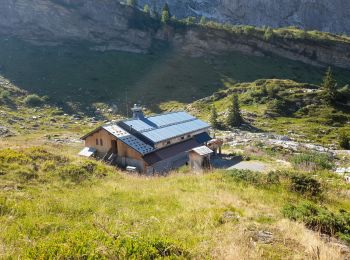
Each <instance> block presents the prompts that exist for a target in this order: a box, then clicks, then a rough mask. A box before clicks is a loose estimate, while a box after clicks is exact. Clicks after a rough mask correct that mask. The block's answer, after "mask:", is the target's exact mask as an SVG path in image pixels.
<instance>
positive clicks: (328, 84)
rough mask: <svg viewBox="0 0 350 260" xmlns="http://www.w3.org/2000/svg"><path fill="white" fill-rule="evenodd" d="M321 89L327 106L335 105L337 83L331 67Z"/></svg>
mask: <svg viewBox="0 0 350 260" xmlns="http://www.w3.org/2000/svg"><path fill="white" fill-rule="evenodd" d="M321 89H322V90H323V99H324V102H325V103H326V104H327V105H333V104H334V103H335V102H336V100H337V83H336V81H335V79H334V77H333V73H332V69H331V68H330V67H329V68H328V70H327V72H326V74H325V76H324V78H323V83H322V85H321Z"/></svg>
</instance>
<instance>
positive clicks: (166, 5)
mask: <svg viewBox="0 0 350 260" xmlns="http://www.w3.org/2000/svg"><path fill="white" fill-rule="evenodd" d="M164 11H166V12H168V14H169V17H171V13H170V8H169V5H168V3H165V4H164V6H163V10H162V12H164Z"/></svg>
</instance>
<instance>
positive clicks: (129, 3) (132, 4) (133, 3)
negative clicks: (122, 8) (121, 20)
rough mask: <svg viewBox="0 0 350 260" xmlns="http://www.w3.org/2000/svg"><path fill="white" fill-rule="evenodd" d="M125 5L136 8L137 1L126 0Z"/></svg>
mask: <svg viewBox="0 0 350 260" xmlns="http://www.w3.org/2000/svg"><path fill="white" fill-rule="evenodd" d="M126 4H127V5H128V6H132V7H136V6H137V0H127V2H126Z"/></svg>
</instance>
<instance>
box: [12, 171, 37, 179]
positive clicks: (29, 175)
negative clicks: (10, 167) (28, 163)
mask: <svg viewBox="0 0 350 260" xmlns="http://www.w3.org/2000/svg"><path fill="white" fill-rule="evenodd" d="M16 175H17V176H18V177H19V178H20V179H21V180H24V181H30V180H34V179H37V178H38V174H37V172H35V171H33V170H28V169H19V170H17V171H16Z"/></svg>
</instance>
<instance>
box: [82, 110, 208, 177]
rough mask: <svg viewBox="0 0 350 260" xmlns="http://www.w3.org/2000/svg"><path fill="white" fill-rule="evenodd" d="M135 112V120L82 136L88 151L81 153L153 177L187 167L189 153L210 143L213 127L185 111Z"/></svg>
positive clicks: (102, 127) (121, 122) (105, 127)
mask: <svg viewBox="0 0 350 260" xmlns="http://www.w3.org/2000/svg"><path fill="white" fill-rule="evenodd" d="M132 110H133V118H132V119H127V120H122V121H119V122H116V123H111V124H107V125H104V126H101V127H99V128H97V129H95V130H94V131H92V132H90V133H88V134H87V135H85V136H83V137H82V139H83V140H84V141H85V148H84V149H83V150H82V151H81V153H80V154H81V155H82V156H87V155H88V156H92V155H93V156H96V157H97V158H101V159H103V160H105V161H107V162H109V163H111V164H113V165H118V166H119V167H122V168H127V167H134V168H136V169H137V171H138V172H140V173H144V174H148V175H152V174H155V173H158V174H159V173H160V174H161V173H166V172H168V171H170V170H173V169H176V168H179V167H181V166H183V165H185V164H187V163H188V162H189V155H188V154H189V151H191V150H193V149H194V148H197V147H201V146H203V145H206V144H207V142H208V141H210V140H211V137H210V135H209V129H210V126H209V125H208V124H207V123H205V122H203V121H202V120H200V119H198V118H196V117H194V116H192V115H190V114H188V113H186V112H182V111H181V112H171V113H165V114H159V115H154V116H149V117H145V116H144V114H143V112H142V107H139V106H137V105H135V106H134V107H133V109H132ZM93 151H94V153H92V152H93Z"/></svg>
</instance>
